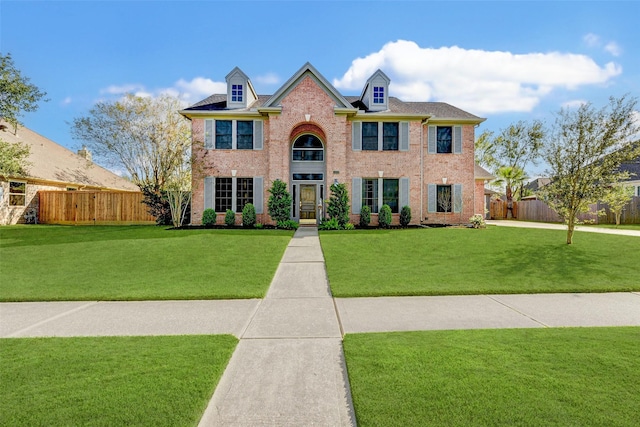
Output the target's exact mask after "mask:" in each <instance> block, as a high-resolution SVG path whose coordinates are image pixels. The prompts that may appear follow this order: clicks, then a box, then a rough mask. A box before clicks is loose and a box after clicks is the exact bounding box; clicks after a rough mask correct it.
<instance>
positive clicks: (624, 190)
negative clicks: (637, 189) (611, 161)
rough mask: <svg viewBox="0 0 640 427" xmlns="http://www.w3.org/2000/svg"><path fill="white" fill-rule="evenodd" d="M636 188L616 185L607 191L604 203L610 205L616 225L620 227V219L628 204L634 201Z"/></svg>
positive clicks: (603, 199)
mask: <svg viewBox="0 0 640 427" xmlns="http://www.w3.org/2000/svg"><path fill="white" fill-rule="evenodd" d="M633 192H634V187H632V186H629V185H615V186H613V187H611V188H610V189H609V191H607V194H605V196H604V197H603V198H602V201H603V202H605V203H606V204H608V205H609V210H611V212H613V214H614V215H615V217H616V225H620V217H621V216H622V211H624V208H625V207H626V206H627V203H629V201H631V199H633Z"/></svg>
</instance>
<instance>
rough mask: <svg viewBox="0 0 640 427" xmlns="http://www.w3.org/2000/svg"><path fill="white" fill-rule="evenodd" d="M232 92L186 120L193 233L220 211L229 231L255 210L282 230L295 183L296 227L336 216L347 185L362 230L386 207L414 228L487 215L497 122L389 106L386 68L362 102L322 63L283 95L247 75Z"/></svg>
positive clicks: (425, 105)
mask: <svg viewBox="0 0 640 427" xmlns="http://www.w3.org/2000/svg"><path fill="white" fill-rule="evenodd" d="M226 82H227V93H226V94H219V95H212V96H210V97H208V98H206V99H204V100H202V101H200V102H198V103H196V104H194V105H192V106H190V107H188V108H186V109H184V110H182V111H181V114H183V115H184V116H185V117H187V118H188V119H190V120H191V124H192V138H193V152H194V154H195V156H196V158H197V159H198V162H197V163H196V164H197V165H198V166H197V167H194V173H193V199H192V210H191V223H192V224H200V223H201V220H202V212H203V210H204V209H207V208H213V209H215V211H216V212H217V213H218V216H219V218H218V222H222V218H221V217H222V216H223V215H224V213H225V212H226V210H227V209H231V210H234V211H235V212H236V213H237V220H238V221H240V215H241V211H242V207H243V206H244V204H245V203H247V202H252V203H253V204H254V205H255V207H256V212H257V214H258V221H259V222H262V223H267V224H268V223H271V219H270V218H269V216H268V212H267V200H268V196H269V193H268V189H269V188H270V187H271V184H272V182H273V181H274V180H276V179H280V180H282V181H284V182H285V183H287V189H288V190H289V191H290V193H291V195H292V198H293V204H292V206H291V218H292V219H294V220H296V221H300V222H302V223H314V224H315V223H316V222H317V221H318V220H319V219H320V218H322V217H324V213H325V211H326V202H325V200H327V199H328V198H329V194H328V193H329V187H330V186H331V184H332V183H335V182H339V183H346V184H347V188H348V192H349V196H350V202H351V203H350V205H351V208H350V209H351V221H352V222H353V223H356V224H357V223H358V221H359V214H360V209H361V207H362V206H364V205H368V206H369V207H370V208H371V211H372V213H373V214H372V225H375V224H377V213H378V210H379V208H380V207H381V206H382V205H383V204H388V205H389V206H390V207H391V209H392V212H393V221H394V223H398V220H399V212H400V210H401V209H402V207H403V206H405V205H408V206H410V207H411V211H412V221H411V222H412V223H413V224H420V223H422V224H436V223H438V224H458V223H466V222H468V219H469V217H470V216H472V215H473V214H475V213H479V214H484V181H485V179H486V175H487V174H481V175H480V176H476V173H477V168H476V165H475V163H474V131H475V127H476V126H477V125H478V124H480V123H481V122H483V121H484V120H485V119H483V118H480V117H477V116H474V115H473V114H470V113H467V112H466V111H463V110H461V109H459V108H456V107H453V106H451V105H449V104H446V103H442V102H403V101H401V100H399V99H397V98H395V97H392V96H389V83H390V80H389V78H388V77H387V76H386V75H385V74H384V73H383V72H382V71H380V70H378V71H376V72H375V73H374V74H373V75H372V76H371V77H370V78H369V79H368V80H367V82H366V85H365V87H364V89H363V91H362V94H361V95H360V96H343V95H342V94H340V93H339V92H338V91H337V90H336V89H335V88H334V87H333V86H332V85H331V83H329V81H327V79H326V78H325V77H324V76H322V75H321V74H320V73H319V72H318V71H317V70H316V69H315V68H314V67H313V66H312V65H311V64H309V63H307V64H305V65H304V66H303V67H302V68H300V69H299V70H298V71H297V72H296V73H295V74H294V75H293V76H292V77H291V78H290V79H289V80H288V81H287V82H286V83H285V84H284V85H283V86H282V87H281V88H280V89H278V90H277V91H276V92H275V93H274V94H273V95H268V96H264V95H257V94H256V93H255V90H254V89H253V86H252V84H251V81H250V80H249V78H248V77H247V76H246V75H245V74H244V73H243V72H242V71H241V70H240V69H239V68H237V67H236V68H235V69H233V70H232V71H231V72H230V73H229V74H228V75H227V76H226Z"/></svg>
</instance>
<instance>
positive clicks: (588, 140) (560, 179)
mask: <svg viewBox="0 0 640 427" xmlns="http://www.w3.org/2000/svg"><path fill="white" fill-rule="evenodd" d="M636 103H637V100H636V99H635V98H628V97H627V96H623V97H621V98H613V97H612V98H610V101H609V104H608V105H607V106H605V107H603V108H601V109H595V108H594V107H593V105H592V104H591V103H587V104H583V105H581V106H580V107H578V108H577V109H562V110H560V111H559V112H558V114H557V116H556V121H555V125H554V127H553V130H552V134H551V138H549V140H548V142H547V144H546V147H545V150H544V159H545V161H546V162H547V164H548V165H549V170H548V175H549V177H550V178H551V182H550V183H549V184H548V185H546V186H544V187H543V188H542V189H541V193H542V195H543V198H544V199H545V201H546V202H547V203H548V204H549V206H550V207H551V208H552V209H553V210H555V211H556V212H557V213H558V214H559V215H560V216H561V217H562V218H563V219H564V221H565V222H566V224H567V244H571V243H572V242H573V231H574V228H575V225H576V218H577V215H578V214H579V213H580V212H586V211H588V209H589V204H591V203H595V202H596V201H598V200H601V199H602V198H603V197H604V196H605V195H606V193H607V191H608V190H609V189H610V188H611V187H613V186H614V185H616V184H617V183H619V182H620V181H622V180H624V179H627V178H628V173H625V172H621V171H619V169H618V168H619V166H620V164H621V163H622V162H624V161H628V160H631V159H633V158H635V157H637V156H639V155H640V142H639V141H638V135H640V133H639V132H640V126H639V124H638V123H637V122H636V121H635V120H634V109H635V106H636Z"/></svg>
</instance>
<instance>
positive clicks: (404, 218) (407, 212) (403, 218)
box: [400, 206, 411, 227]
mask: <svg viewBox="0 0 640 427" xmlns="http://www.w3.org/2000/svg"><path fill="white" fill-rule="evenodd" d="M410 222H411V208H410V207H409V206H403V207H402V210H401V211H400V225H401V226H403V227H406V226H407V225H409V223H410Z"/></svg>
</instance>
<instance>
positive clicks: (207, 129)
mask: <svg viewBox="0 0 640 427" xmlns="http://www.w3.org/2000/svg"><path fill="white" fill-rule="evenodd" d="M262 130H263V122H262V121H261V120H214V119H205V121H204V147H205V148H207V149H213V148H215V149H216V150H262V148H263V140H262Z"/></svg>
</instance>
